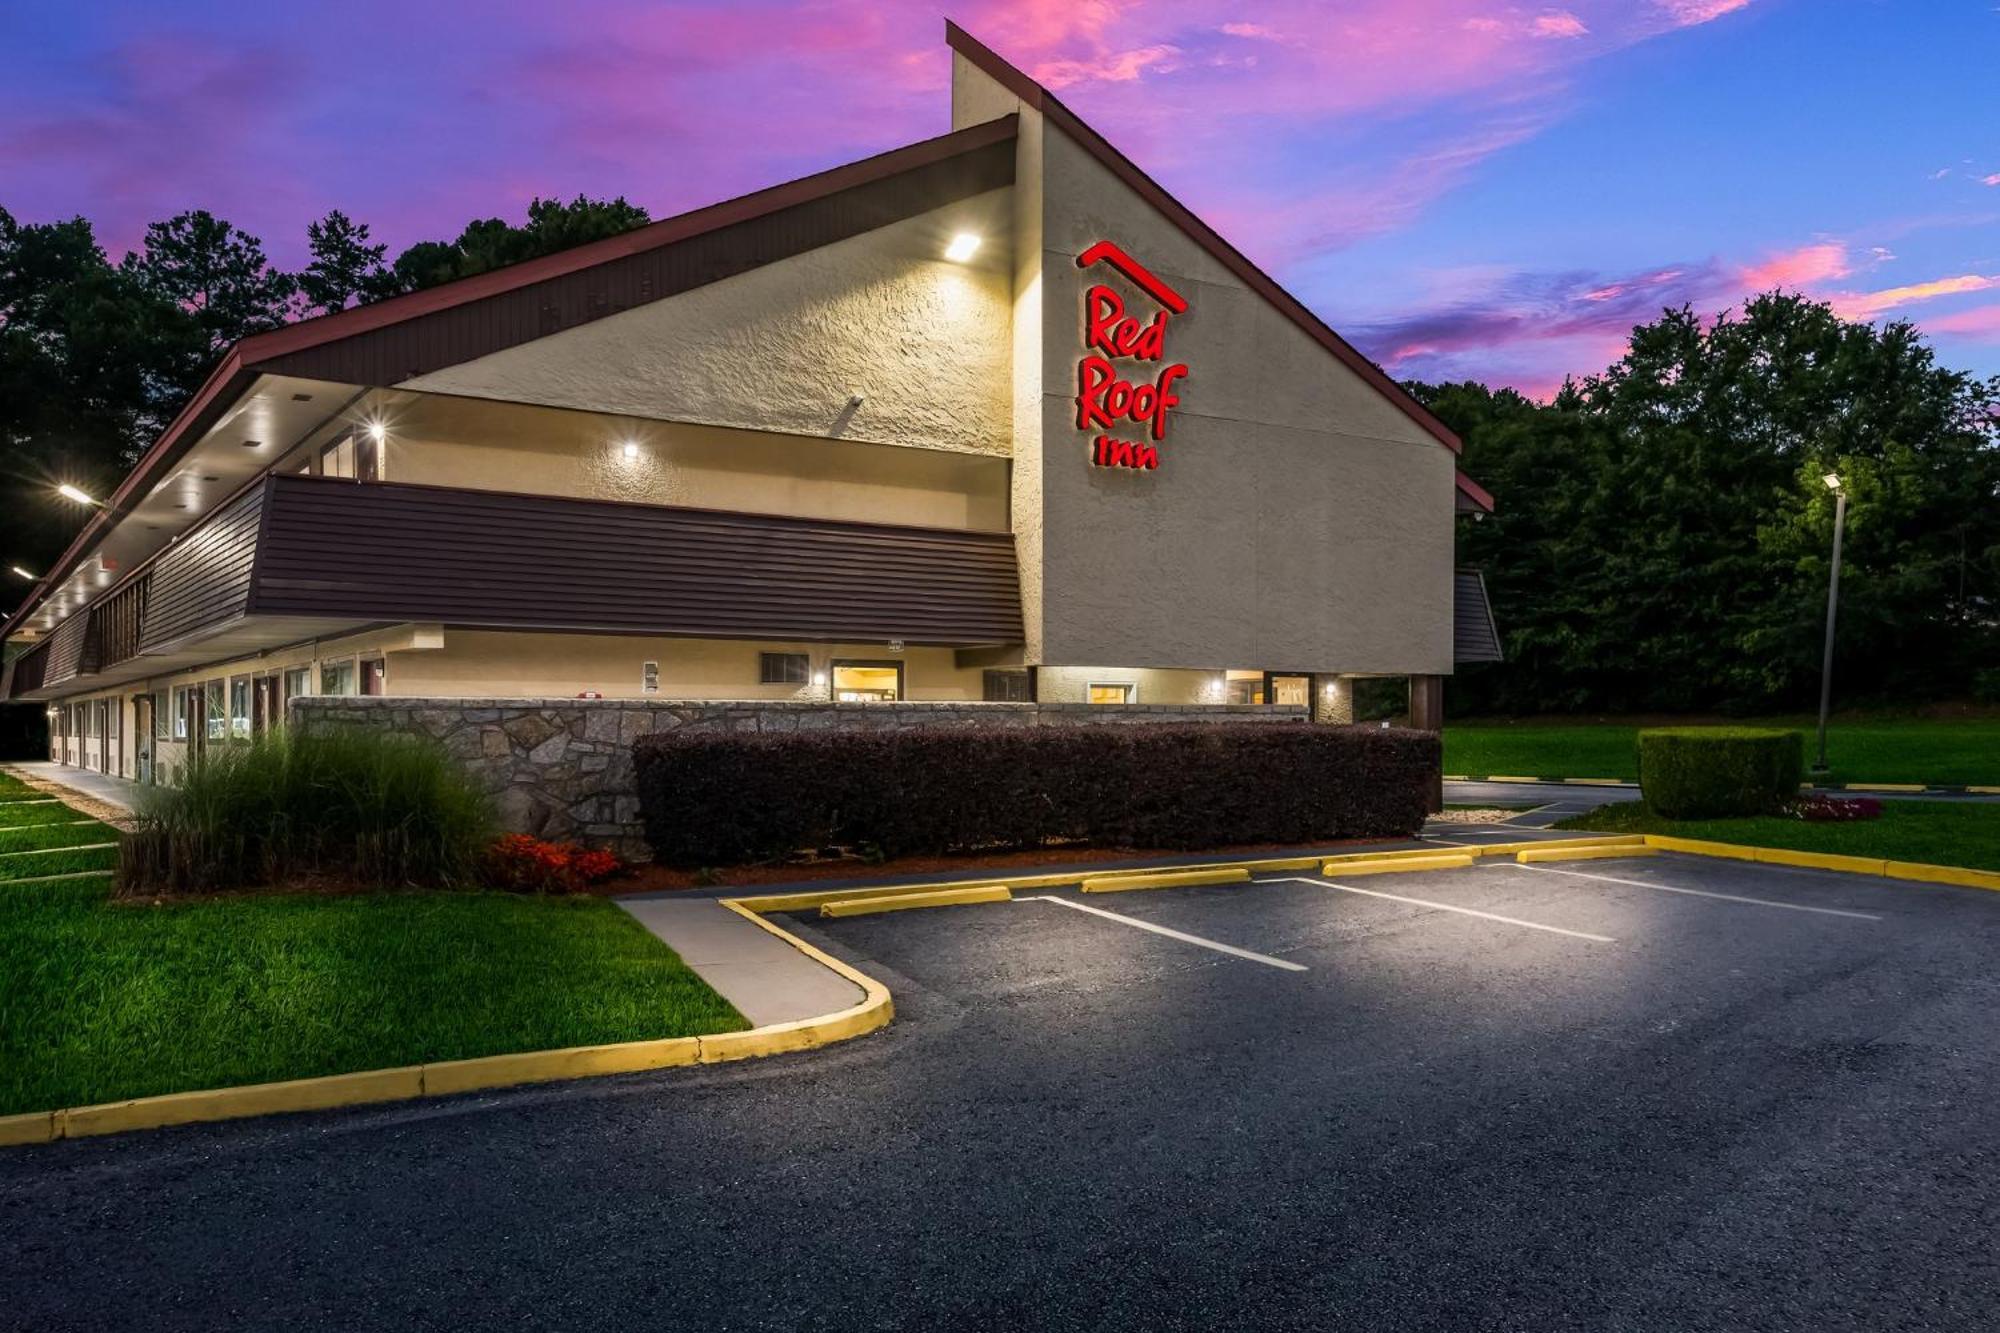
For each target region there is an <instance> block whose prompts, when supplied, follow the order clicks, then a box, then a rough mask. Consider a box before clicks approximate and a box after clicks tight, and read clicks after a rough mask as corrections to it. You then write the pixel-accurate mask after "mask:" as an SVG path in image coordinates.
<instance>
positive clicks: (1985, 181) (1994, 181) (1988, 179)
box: [1979, 171, 2000, 185]
mask: <svg viewBox="0 0 2000 1333" xmlns="http://www.w3.org/2000/svg"><path fill="white" fill-rule="evenodd" d="M1979 183H1980V184H1981V185H2000V171H1996V172H1994V173H1993V174H1992V175H1991V176H1981V177H1980V178H1979Z"/></svg>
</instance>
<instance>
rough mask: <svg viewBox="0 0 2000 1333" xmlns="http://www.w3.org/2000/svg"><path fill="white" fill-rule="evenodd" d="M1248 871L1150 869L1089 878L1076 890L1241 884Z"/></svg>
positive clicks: (1225, 868) (1237, 868)
mask: <svg viewBox="0 0 2000 1333" xmlns="http://www.w3.org/2000/svg"><path fill="white" fill-rule="evenodd" d="M1249 879H1250V871H1249V870H1248V869H1247V868H1246V867H1243V866H1208V867H1206V868H1204V869H1200V870H1152V871H1141V872H1134V873H1128V874H1123V875H1092V876H1091V877H1090V878H1088V879H1086V880H1084V881H1083V883H1081V884H1079V885H1078V886H1077V887H1078V889H1079V890H1081V891H1082V892H1084V893H1123V892H1125V891H1126V890H1128V889H1177V888H1184V887H1190V886H1193V885H1197V884H1244V883H1248V882H1249Z"/></svg>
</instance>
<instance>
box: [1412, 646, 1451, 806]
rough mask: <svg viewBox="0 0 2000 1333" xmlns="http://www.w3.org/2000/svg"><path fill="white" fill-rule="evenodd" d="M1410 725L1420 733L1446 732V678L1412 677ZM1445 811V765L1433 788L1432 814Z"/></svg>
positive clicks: (1441, 767) (1439, 769)
mask: <svg viewBox="0 0 2000 1333" xmlns="http://www.w3.org/2000/svg"><path fill="white" fill-rule="evenodd" d="M1410 725H1411V726H1412V727H1415V728H1416V729H1417V730H1419V731H1436V732H1442V731H1443V730H1444V677H1443V676H1411V677H1410ZM1443 809H1444V765H1443V762H1442V760H1440V762H1439V764H1438V771H1437V779H1436V781H1435V783H1434V784H1433V785H1432V787H1431V813H1432V814H1436V813H1438V812H1439V811H1440V810H1443Z"/></svg>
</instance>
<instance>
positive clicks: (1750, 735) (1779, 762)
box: [1639, 727, 1805, 819]
mask: <svg viewBox="0 0 2000 1333" xmlns="http://www.w3.org/2000/svg"><path fill="white" fill-rule="evenodd" d="M1804 771H1805V738H1804V737H1803V736H1801V735H1800V734H1799V733H1798V732H1796V731H1766V730H1760V729H1758V728H1754V727H1662V728H1659V729H1656V730H1650V731H1642V732H1640V733H1639V789H1640V794H1641V795H1643V796H1644V797H1645V799H1646V808H1647V809H1649V810H1651V811H1652V812H1653V813H1654V814H1656V815H1660V816H1662V817H1663V818H1667V819H1726V818H1730V817H1732V816H1737V815H1768V814H1774V813H1776V812H1777V811H1778V810H1780V809H1781V808H1783V807H1784V806H1785V805H1786V803H1788V802H1790V801H1791V800H1793V799H1794V798H1795V797H1796V796H1797V795H1798V791H1799V778H1800V777H1801V776H1802V775H1803V773H1804Z"/></svg>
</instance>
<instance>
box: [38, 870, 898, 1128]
mask: <svg viewBox="0 0 2000 1333" xmlns="http://www.w3.org/2000/svg"><path fill="white" fill-rule="evenodd" d="M90 873H100V874H101V873H108V872H90ZM54 878H74V877H73V876H55V877H54ZM14 882H16V883H18V882H20V881H14ZM721 906H722V907H724V908H726V909H728V910H730V911H733V912H735V913H736V914H737V915H739V916H742V917H746V918H747V919H749V920H750V921H752V922H754V923H756V925H757V926H759V927H760V928H762V929H764V930H766V931H769V932H770V933H771V934H773V935H776V936H777V937H778V938H779V939H781V940H783V941H785V943H787V944H789V945H790V946H791V947H792V948H794V949H797V950H798V951H799V952H800V953H802V954H804V955H805V956H806V957H808V958H810V959H812V960H813V961H814V962H816V963H819V964H820V965H821V966H823V967H826V968H828V969H830V970H831V971H833V972H836V973H838V974H839V975H840V976H842V977H843V978H845V979H846V980H848V981H851V982H853V983H854V984H855V985H856V986H858V987H859V988H860V989H861V992H862V998H861V1000H860V1002H859V1003H856V1004H853V1005H850V1006H849V1007H847V1008H845V1009H838V1010H834V1011H833V1012H831V1013H825V1014H820V1015H817V1016H815V1017H812V1018H804V1019H797V1020H794V1021H792V1022H789V1023H771V1024H767V1025H765V1026H763V1027H759V1028H751V1029H750V1030H749V1031H747V1032H718V1033H714V1034H712V1035H706V1036H695V1037H666V1038H657V1039H653V1040H649V1041H626V1042H612V1043H608V1044H605V1045H597V1046H567V1047H560V1048H557V1049H555V1050H548V1051H523V1052H519V1053H516V1054H511V1055H483V1056H476V1057H474V1058H472V1059H468V1060H440V1061H433V1062H431V1063H429V1064H420V1065H403V1066H400V1067H398V1068H393V1069H366V1070H359V1071H356V1072H354V1073H350V1074H330V1075H327V1076H325V1077H322V1078H306V1079H288V1080H284V1081H281V1082H275V1083H247V1084H242V1085H239V1086H237V1087H230V1088H209V1089H204V1090H201V1091H196V1092H172V1093H166V1094H163V1095H161V1096H157V1097H137V1098H133V1099H130V1100H128V1101H120V1102H104V1103H100V1104H98V1105H95V1106H78V1107H69V1108H65V1109H62V1110H54V1111H29V1112H25V1113H22V1114H19V1115H7V1116H0V1147H11V1146H15V1145H19V1144H29V1143H49V1142H53V1141H54V1140H56V1139H64V1138H82V1137H85V1136H87V1135H94V1134H116V1133H121V1132H123V1131H125V1130H133V1129H158V1128H162V1127H164V1126H167V1125H184V1124H191V1123H195V1122H198V1121H211V1120H235V1119H239V1118H241V1117H244V1116H256V1115H270V1114H273V1113H276V1112H282V1111H322V1110H330V1109H333V1108H336V1107H342V1106H364V1105H368V1104H371V1103H377V1102H393V1101H407V1100H410V1099H413V1098H422V1097H443V1096H449V1095H452V1094H454V1093H461V1092H479V1091H486V1090H490V1089H494V1088H505V1087H514V1086H518V1085H520V1084H524V1083H547V1082H554V1081H556V1080H559V1079H570V1078H587V1077H594V1076H597V1075H602V1074H627V1073H635V1072H638V1071H641V1070H647V1069H664V1068H670V1067H674V1066H681V1065H695V1064H721V1063H724V1062H725V1061H730V1060H749V1059H755V1058H758V1057H760V1056H766V1055H780V1054H784V1053H786V1052H789V1051H804V1050H811V1049H813V1048H814V1047H817V1046H826V1045H830V1044H831V1043H833V1042H837V1041H846V1040H848V1039H849V1038H851V1037H859V1036H861V1035H863V1034H864V1033H869V1032H873V1031H875V1030H876V1029H877V1028H880V1027H883V1026H885V1025H886V1024H887V1023H888V1022H889V1020H890V1019H891V1018H893V1017H894V1016H895V1008H894V1005H893V1002H892V1001H891V999H890V997H889V990H888V988H887V987H886V986H884V985H882V983H881V982H879V981H876V980H875V979H874V978H873V977H870V976H868V975H866V974H865V973H863V972H860V971H858V970H856V969H855V968H852V967H849V966H848V965H847V964H846V963H843V962H841V961H840V960H839V959H837V958H834V957H832V956H831V955H829V954H827V953H825V952H823V951H822V950H819V949H816V948H814V947H813V946H812V945H810V944H808V943H806V942H805V941H804V940H802V939H800V938H799V937H798V936H796V935H794V934H792V933H791V932H790V931H787V930H785V929H783V928H781V927H779V926H776V925H773V924H772V923H771V922H769V921H766V920H764V918H763V917H762V916H760V915H759V914H758V913H757V912H755V911H752V910H749V909H747V908H745V907H743V906H742V905H741V904H740V903H738V902H736V901H734V900H729V899H725V900H723V901H722V903H721Z"/></svg>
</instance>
